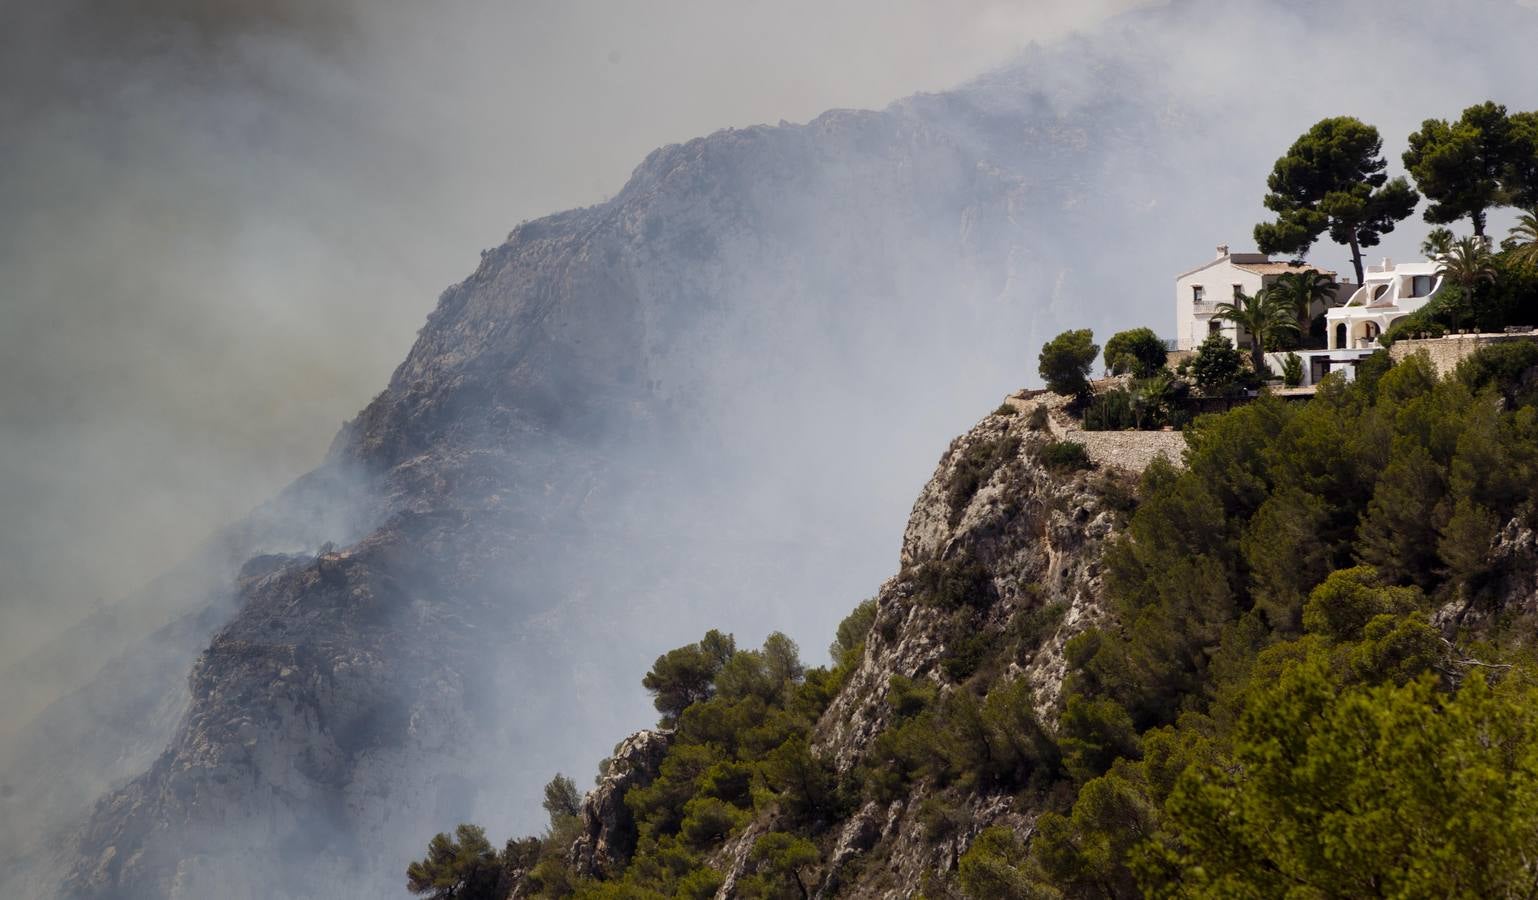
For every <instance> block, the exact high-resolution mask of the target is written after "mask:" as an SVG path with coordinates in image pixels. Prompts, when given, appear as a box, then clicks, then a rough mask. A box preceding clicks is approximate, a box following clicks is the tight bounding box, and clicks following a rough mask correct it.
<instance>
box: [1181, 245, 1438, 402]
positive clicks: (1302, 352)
mask: <svg viewBox="0 0 1538 900" xmlns="http://www.w3.org/2000/svg"><path fill="white" fill-rule="evenodd" d="M1310 269H1315V270H1317V271H1319V272H1321V273H1323V274H1325V275H1330V276H1332V277H1333V276H1334V275H1335V273H1334V272H1331V271H1330V270H1328V269H1323V268H1318V267H1315V266H1307V265H1304V266H1299V265H1295V264H1293V263H1288V262H1273V261H1272V260H1271V258H1270V257H1268V256H1266V255H1265V254H1263V253H1230V252H1229V250H1228V247H1227V246H1226V245H1225V246H1220V247H1218V255H1217V258H1216V259H1212V260H1209V261H1208V262H1207V263H1205V264H1204V265H1202V266H1199V267H1197V268H1195V269H1192V270H1191V271H1189V272H1185V273H1182V274H1181V275H1179V276H1177V277H1176V278H1175V328H1176V332H1175V333H1176V338H1175V343H1176V349H1178V350H1194V349H1196V346H1197V345H1198V344H1200V343H1201V342H1202V341H1203V340H1205V339H1206V338H1207V336H1208V335H1210V334H1223V335H1225V336H1227V337H1228V338H1229V340H1231V341H1233V342H1234V346H1236V347H1247V346H1248V345H1249V335H1248V334H1244V333H1240V332H1239V330H1238V329H1237V328H1236V327H1235V326H1234V325H1233V323H1231V322H1228V321H1226V320H1223V319H1215V318H1213V316H1214V314H1215V313H1216V312H1217V305H1218V304H1219V303H1224V302H1232V301H1233V298H1234V297H1235V296H1237V294H1238V293H1240V292H1243V293H1245V294H1248V295H1250V296H1252V297H1253V296H1254V295H1255V294H1256V293H1257V292H1258V291H1260V290H1261V289H1262V288H1264V287H1267V286H1269V285H1270V284H1271V283H1273V282H1275V281H1276V279H1277V277H1278V276H1280V275H1282V274H1283V273H1286V272H1305V271H1308V270H1310ZM1436 269H1437V264H1436V263H1433V262H1413V263H1403V264H1400V265H1397V266H1396V265H1395V264H1394V261H1393V260H1391V259H1384V260H1383V263H1382V265H1377V266H1369V267H1368V268H1367V272H1366V275H1365V278H1364V279H1363V280H1364V281H1365V282H1366V284H1363V285H1360V286H1359V285H1356V284H1354V283H1352V282H1341V283H1340V284H1339V289H1338V290H1337V292H1336V299H1335V302H1334V304H1332V305H1329V306H1328V307H1326V306H1325V305H1324V304H1319V305H1318V306H1317V307H1316V308H1315V309H1313V310H1311V313H1312V315H1313V317H1317V316H1318V315H1319V314H1320V313H1323V314H1324V317H1325V326H1326V328H1325V336H1324V338H1325V339H1324V344H1323V346H1322V347H1321V346H1320V345H1319V344H1318V343H1315V344H1313V345H1312V347H1310V346H1309V344H1308V343H1307V341H1305V344H1304V348H1302V349H1299V350H1296V351H1294V352H1296V353H1297V354H1298V356H1300V357H1302V358H1303V385H1305V386H1306V385H1312V384H1314V383H1316V382H1318V381H1319V380H1320V379H1321V378H1323V377H1324V376H1325V374H1327V373H1328V372H1331V371H1339V370H1342V369H1344V370H1345V371H1346V372H1347V376H1346V377H1348V378H1349V377H1351V376H1352V374H1353V373H1354V372H1355V370H1356V364H1357V362H1358V361H1359V360H1361V359H1362V358H1363V357H1365V356H1368V355H1369V354H1371V353H1372V352H1373V351H1374V350H1377V349H1379V348H1378V337H1379V335H1381V334H1383V333H1384V332H1385V331H1387V330H1388V329H1389V326H1391V325H1393V324H1394V323H1395V322H1396V321H1398V320H1399V319H1401V318H1403V317H1404V316H1407V315H1409V314H1410V313H1412V312H1415V311H1416V310H1418V309H1420V308H1421V307H1423V306H1425V305H1426V303H1427V302H1428V301H1430V300H1431V298H1432V297H1433V296H1435V295H1436V293H1437V291H1439V290H1440V289H1441V287H1442V279H1441V277H1440V276H1438V275H1437V274H1436ZM1305 338H1307V336H1306V335H1305ZM1286 355H1287V354H1286V353H1285V352H1282V353H1268V354H1266V362H1267V363H1268V364H1269V365H1270V367H1271V369H1272V370H1273V371H1274V372H1278V373H1279V372H1281V370H1282V359H1283V357H1285V356H1286Z"/></svg>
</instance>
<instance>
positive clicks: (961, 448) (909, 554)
mask: <svg viewBox="0 0 1538 900" xmlns="http://www.w3.org/2000/svg"><path fill="white" fill-rule="evenodd" d="M1047 440H1048V438H1047V437H1046V436H1044V435H1042V434H1040V433H1037V432H1032V431H1030V430H1029V429H1028V428H1027V427H1026V417H1025V416H1022V415H1013V416H1011V415H999V414H995V415H992V416H989V417H987V418H985V419H983V420H982V421H981V422H979V423H978V424H977V425H976V426H975V427H974V428H973V429H971V430H970V431H968V432H967V433H966V434H964V435H962V436H961V437H959V438H957V439H956V440H955V441H953V442H952V444H951V445H950V448H949V449H948V450H947V451H946V453H945V456H944V457H943V458H942V459H941V461H940V464H939V466H938V468H937V469H936V471H935V474H934V476H933V477H932V478H931V479H930V481H929V482H928V484H926V485H925V487H924V489H923V491H922V492H921V493H920V495H919V498H918V500H917V502H916V503H915V504H914V507H913V512H912V515H911V516H910V517H909V519H908V525H907V530H906V531H905V533H904V536H903V545H902V555H901V568H900V570H899V572H898V574H897V575H896V576H895V577H893V578H892V579H890V580H888V581H887V582H886V583H885V584H884V585H883V586H882V588H881V591H880V593H879V594H878V595H877V599H876V604H877V606H876V609H877V612H876V618H875V624H874V626H873V627H872V629H871V632H870V634H869V636H868V637H867V638H866V644H865V653H864V657H863V658H862V659H861V661H860V665H859V667H858V668H857V669H856V670H855V671H854V672H853V673H852V674H851V676H850V677H849V679H848V681H847V682H846V683H845V685H844V687H843V689H842V690H841V691H840V693H839V694H838V696H837V697H836V698H834V700H833V702H832V704H831V705H830V706H829V708H828V710H827V711H826V712H825V713H824V714H823V717H822V720H821V721H820V722H819V724H818V727H817V739H816V743H815V744H814V750H815V751H816V752H818V753H819V754H821V755H822V756H823V757H824V758H827V759H830V760H832V761H833V763H834V764H835V765H836V767H837V768H838V770H839V771H840V772H849V771H850V770H852V769H854V768H855V767H856V766H858V765H859V764H860V763H861V762H862V761H864V760H865V757H866V754H867V752H868V751H869V750H870V748H871V744H872V741H873V740H874V739H875V738H876V736H877V735H879V734H880V733H881V732H882V731H883V730H884V729H885V728H886V727H887V725H888V720H889V718H890V717H891V715H892V710H891V706H890V704H889V703H888V699H887V698H888V690H889V686H890V685H891V683H892V679H893V678H894V677H896V676H901V677H903V678H909V679H916V680H919V681H921V682H924V681H927V682H929V683H932V684H933V685H934V686H935V688H936V689H937V690H938V692H939V693H940V695H941V696H943V695H944V694H945V693H946V692H948V691H951V690H957V689H958V685H957V683H956V681H955V679H954V678H951V677H949V676H948V675H947V674H946V673H945V671H944V669H943V662H944V660H945V659H946V658H947V657H948V656H949V655H950V654H953V653H954V652H955V650H956V647H955V644H956V642H958V641H959V640H963V639H966V638H972V639H976V640H980V641H981V642H982V644H984V645H986V646H989V647H994V648H996V647H1007V646H1010V645H1011V643H1012V640H1013V638H1012V636H1011V635H1012V634H1014V633H1017V632H1018V631H1019V630H1020V628H1019V627H1020V625H1021V623H1022V622H1024V621H1025V620H1027V618H1028V617H1034V618H1036V619H1037V620H1039V621H1044V622H1046V623H1049V624H1048V626H1047V627H1046V628H1045V629H1044V630H1043V631H1042V633H1041V634H1040V635H1039V636H1038V637H1036V638H1035V639H1033V640H1031V641H1027V642H1024V643H1021V644H1020V645H1019V647H1018V650H1016V651H1014V652H1013V655H1012V658H1010V659H1009V660H1008V662H1007V666H1006V668H1005V669H1004V671H1002V672H1001V673H1000V674H999V676H998V679H999V680H998V681H996V682H995V686H994V689H997V688H998V686H1000V685H1002V684H1004V683H1008V682H1011V681H1014V680H1017V679H1019V680H1024V681H1025V683H1026V684H1028V685H1029V686H1030V689H1031V691H1032V694H1033V696H1034V697H1035V699H1036V704H1037V709H1038V712H1039V717H1040V719H1041V721H1043V722H1048V723H1050V722H1054V721H1056V712H1057V709H1056V704H1057V703H1058V699H1059V692H1060V689H1061V687H1062V681H1063V677H1064V674H1065V664H1064V660H1063V653H1062V651H1063V645H1064V644H1065V643H1066V642H1067V641H1068V640H1069V639H1070V638H1072V637H1073V636H1074V635H1076V634H1078V633H1080V632H1081V631H1083V630H1084V629H1085V628H1087V627H1089V626H1090V625H1091V624H1093V623H1095V622H1097V621H1099V620H1101V619H1103V617H1104V616H1105V614H1106V612H1105V605H1104V603H1103V596H1102V582H1101V566H1100V559H1101V554H1102V553H1103V551H1104V549H1105V546H1106V542H1107V540H1108V539H1109V538H1110V537H1111V536H1113V535H1114V534H1115V533H1116V532H1117V529H1118V528H1119V526H1120V524H1121V522H1122V520H1123V519H1124V512H1125V506H1124V502H1125V498H1126V497H1127V496H1129V491H1130V490H1131V482H1132V480H1133V479H1135V478H1136V474H1137V473H1136V472H1132V471H1128V470H1116V469H1110V468H1106V469H1102V470H1100V471H1097V472H1078V473H1064V472H1058V471H1053V470H1051V469H1050V468H1048V467H1047V466H1045V465H1044V464H1043V463H1042V462H1041V460H1040V458H1039V456H1038V452H1039V451H1040V449H1041V447H1042V446H1043V445H1044V444H1045V442H1046V441H1047ZM1000 448H1002V449H1003V451H1004V452H1003V453H1000ZM981 458H989V459H992V460H994V462H993V463H992V464H991V470H985V471H984V472H982V473H981V474H979V473H978V472H977V471H976V469H975V465H976V460H978V459H981ZM969 468H970V469H971V471H970V472H968V471H964V470H967V469H969ZM967 477H971V478H974V479H976V480H977V488H976V491H975V493H973V494H971V495H970V496H965V495H964V494H958V482H959V480H960V479H963V478H967ZM960 560H966V561H968V563H970V564H975V565H976V566H978V567H980V568H979V576H980V578H981V589H982V591H983V592H984V593H985V595H986V596H988V597H989V598H991V601H990V602H989V603H988V605H987V607H986V608H985V609H983V610H982V611H981V615H980V616H979V617H978V618H977V619H976V620H975V621H973V622H972V623H971V624H970V627H969V629H968V631H967V632H966V633H965V635H963V634H962V633H960V632H958V630H957V629H956V628H955V627H954V626H953V625H952V623H951V622H950V621H948V620H949V619H952V618H954V616H953V614H952V613H949V612H947V611H946V610H944V609H941V608H937V607H936V606H935V605H934V604H933V603H932V602H925V599H924V595H925V594H926V593H927V592H929V591H930V590H932V589H931V588H930V587H928V585H929V584H932V581H930V580H929V579H928V578H927V577H926V571H932V570H933V569H934V568H936V567H943V566H946V565H948V564H950V565H954V564H956V563H957V562H958V561H960ZM1044 612H1045V613H1049V614H1048V615H1045V616H1044V615H1043V613H1044ZM938 790H939V788H937V787H936V786H934V785H928V784H921V785H918V786H917V788H916V789H915V790H914V791H912V792H911V793H909V794H907V795H906V796H904V797H902V798H900V799H897V800H894V801H893V802H891V803H890V804H880V803H876V802H869V803H867V804H866V805H865V806H863V807H862V808H860V809H859V810H858V811H857V812H856V813H854V814H853V815H852V816H851V817H849V818H848V819H847V820H846V821H844V822H843V823H842V824H841V825H840V826H839V827H838V829H837V830H836V833H837V835H838V836H837V839H836V842H835V843H834V845H833V848H832V851H831V852H830V853H829V854H828V856H827V859H828V864H827V865H826V867H825V869H824V871H822V872H820V873H819V878H820V879H821V885H822V887H821V890H820V892H819V896H834V895H835V894H836V895H837V896H840V897H877V896H913V895H914V894H915V893H917V892H918V891H919V890H920V889H921V888H922V886H923V885H925V884H926V880H927V879H928V878H929V876H931V875H943V874H945V873H947V872H949V871H951V870H952V869H953V868H954V866H955V863H956V859H957V857H958V856H959V855H960V853H961V852H962V851H963V850H964V849H965V848H966V847H967V846H968V844H969V843H970V842H971V839H972V838H973V837H975V836H976V835H977V834H978V833H979V832H981V831H982V830H983V829H985V828H988V827H990V826H992V825H997V824H1007V825H1010V826H1012V827H1014V828H1016V829H1017V830H1019V831H1020V832H1021V833H1023V834H1024V833H1028V832H1029V830H1030V822H1031V820H1032V818H1033V817H1034V810H1032V809H1030V808H1029V807H1028V806H1024V807H1023V806H1022V805H1021V803H1020V802H1019V801H1018V800H1017V798H1016V797H1014V796H1013V795H1012V794H1011V793H1010V792H1008V791H989V790H986V789H983V790H976V791H967V792H965V793H964V794H961V795H959V796H957V797H953V798H949V799H950V800H951V802H953V803H955V804H957V806H956V807H955V808H956V811H957V813H958V815H957V816H956V817H955V820H956V821H957V822H959V823H961V824H959V826H958V827H956V828H955V829H954V830H952V831H950V832H949V833H944V834H940V833H937V832H936V828H935V826H934V825H933V823H931V822H926V821H925V818H924V816H923V815H922V814H921V810H922V808H923V806H924V803H925V801H926V800H928V799H929V798H930V797H931V796H933V795H934V794H935V793H936V792H937V791H938ZM760 833H761V831H760ZM756 837H757V833H755V832H754V830H753V829H751V828H750V829H749V830H748V832H747V834H745V835H744V836H743V837H742V838H740V839H739V840H738V841H737V844H738V845H739V846H737V847H736V848H729V849H728V851H727V852H726V853H725V854H724V855H725V856H726V857H727V859H728V860H730V862H731V864H730V865H728V866H725V867H723V870H724V871H728V872H732V873H733V875H735V874H736V873H737V872H740V870H741V866H742V857H744V856H745V853H743V852H740V851H742V850H745V849H746V847H750V846H751V845H752V841H753V839H755V838H756ZM734 870H735V871H734ZM723 895H724V894H723Z"/></svg>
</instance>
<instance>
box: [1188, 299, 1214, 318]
mask: <svg viewBox="0 0 1538 900" xmlns="http://www.w3.org/2000/svg"><path fill="white" fill-rule="evenodd" d="M1217 311H1218V304H1217V301H1216V300H1193V301H1191V312H1192V313H1194V314H1195V315H1198V316H1210V315H1214V314H1215V313H1217Z"/></svg>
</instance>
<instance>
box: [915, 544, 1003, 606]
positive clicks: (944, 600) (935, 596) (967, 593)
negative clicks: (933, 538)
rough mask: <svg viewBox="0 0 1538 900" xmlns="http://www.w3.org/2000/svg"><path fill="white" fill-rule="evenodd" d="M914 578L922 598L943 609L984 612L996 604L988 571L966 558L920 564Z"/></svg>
mask: <svg viewBox="0 0 1538 900" xmlns="http://www.w3.org/2000/svg"><path fill="white" fill-rule="evenodd" d="M913 578H914V582H915V584H916V585H917V587H918V593H919V596H920V598H921V599H922V600H923V601H924V602H926V603H930V604H932V605H934V606H938V607H940V608H942V609H951V610H954V609H960V608H962V607H965V606H970V607H973V608H978V609H981V608H985V607H987V606H989V605H990V604H992V603H993V595H994V591H993V580H992V578H991V577H990V576H989V575H988V570H987V569H986V568H984V567H983V565H982V564H980V563H979V562H978V561H977V560H975V559H973V558H972V557H970V556H967V555H966V554H958V555H957V556H954V557H952V558H950V559H934V560H929V561H927V562H924V563H920V564H919V566H918V567H917V568H916V569H914V572H913Z"/></svg>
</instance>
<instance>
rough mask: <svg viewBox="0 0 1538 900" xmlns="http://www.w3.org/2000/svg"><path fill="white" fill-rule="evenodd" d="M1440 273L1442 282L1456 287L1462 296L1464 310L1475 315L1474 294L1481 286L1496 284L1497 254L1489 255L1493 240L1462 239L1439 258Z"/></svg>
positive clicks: (1438, 269)
mask: <svg viewBox="0 0 1538 900" xmlns="http://www.w3.org/2000/svg"><path fill="white" fill-rule="evenodd" d="M1437 274H1438V275H1440V276H1442V278H1443V280H1445V281H1450V282H1452V283H1453V284H1455V285H1457V286H1458V288H1459V291H1460V293H1462V295H1463V296H1462V298H1461V300H1462V308H1463V310H1464V311H1465V312H1466V313H1467V314H1469V315H1473V314H1474V291H1475V290H1477V289H1478V288H1479V285H1480V284H1482V283H1483V284H1489V283H1491V282H1493V281H1495V276H1496V271H1495V255H1494V254H1492V253H1491V252H1490V239H1489V238H1484V237H1461V238H1458V239H1457V240H1456V241H1453V242H1452V244H1451V245H1450V246H1449V247H1448V248H1447V252H1445V253H1443V254H1441V255H1439V256H1438V257H1437Z"/></svg>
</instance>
